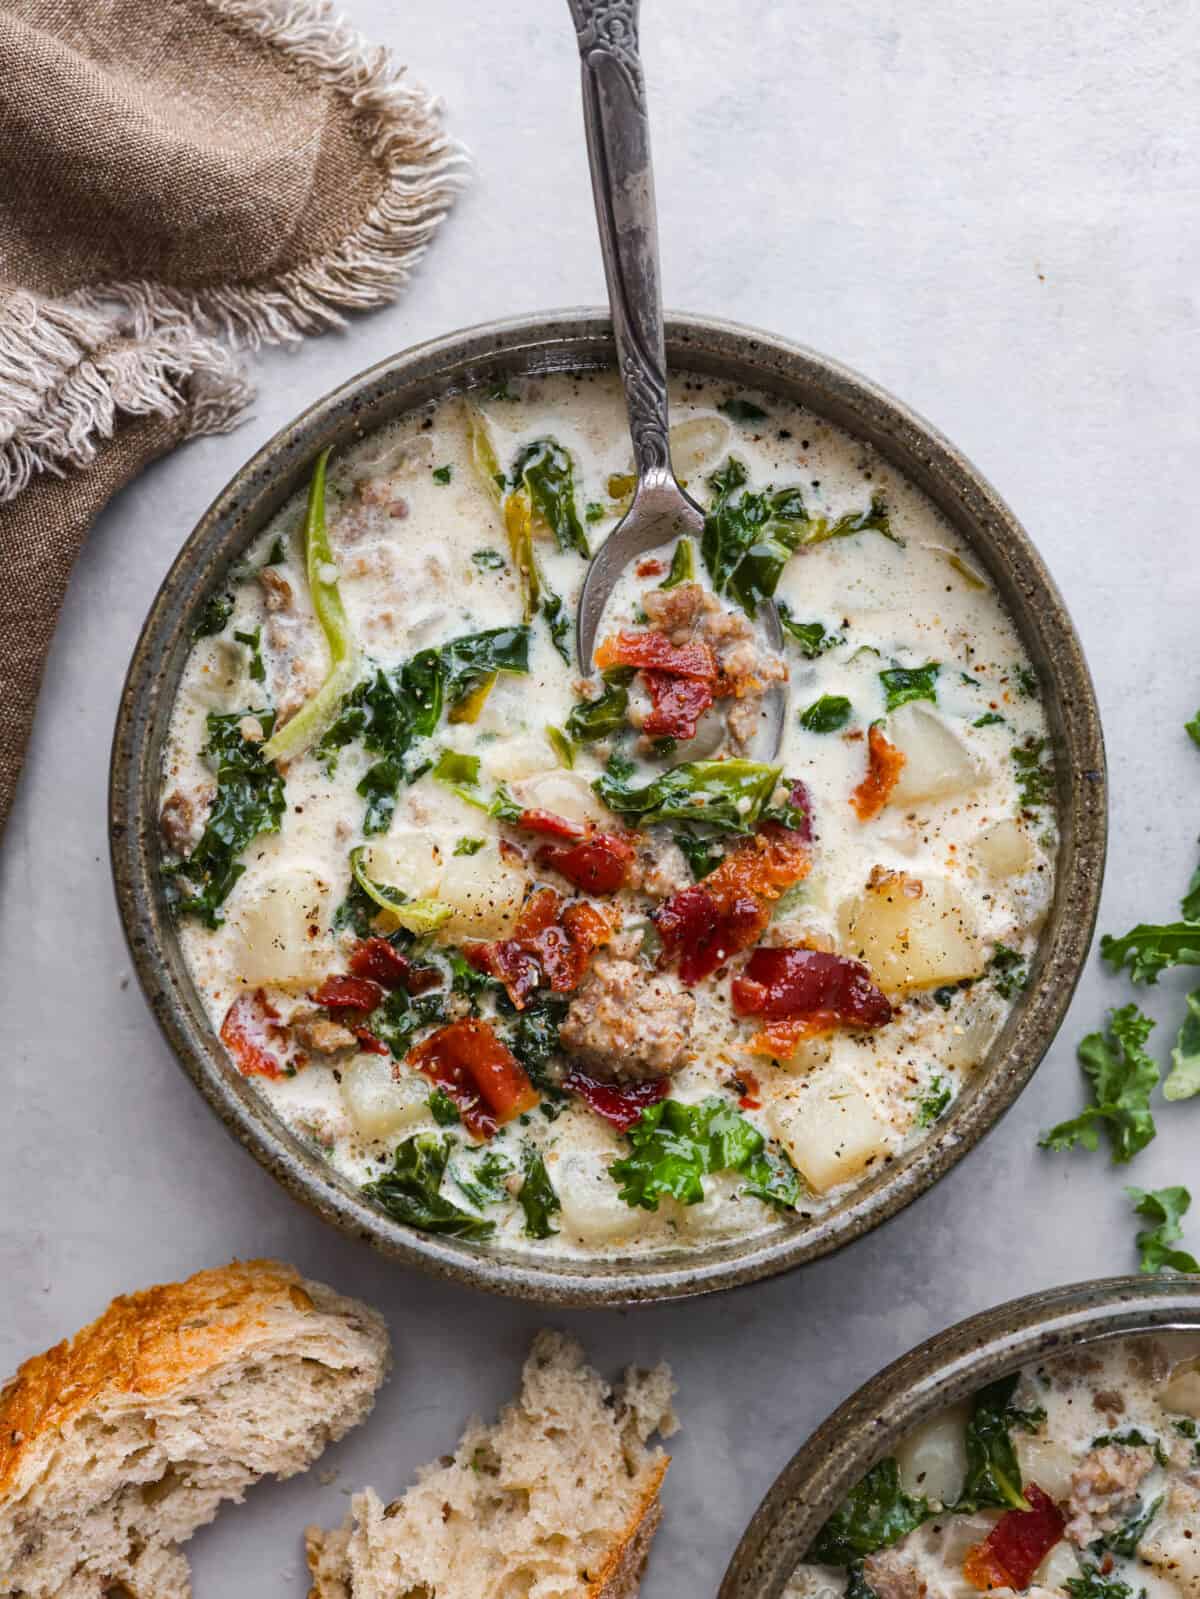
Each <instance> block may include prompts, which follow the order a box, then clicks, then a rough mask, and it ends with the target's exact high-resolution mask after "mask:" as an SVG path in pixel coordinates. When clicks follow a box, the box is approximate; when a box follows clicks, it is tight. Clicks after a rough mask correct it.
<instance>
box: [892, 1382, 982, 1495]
mask: <svg viewBox="0 0 1200 1599" xmlns="http://www.w3.org/2000/svg"><path fill="white" fill-rule="evenodd" d="M969 1411H970V1407H969V1406H968V1405H966V1404H962V1405H952V1406H951V1408H950V1409H949V1410H943V1411H940V1412H939V1413H938V1414H937V1415H936V1416H934V1417H932V1418H931V1420H929V1421H927V1422H926V1423H925V1424H924V1426H921V1427H918V1428H917V1429H916V1430H915V1431H914V1432H910V1433H908V1434H907V1435H906V1436H905V1437H904V1438H903V1439H902V1440H901V1441H900V1443H899V1445H898V1446H897V1448H896V1463H897V1465H898V1466H899V1467H900V1482H901V1484H902V1485H903V1487H904V1489H905V1490H906V1492H908V1493H911V1494H924V1495H925V1497H926V1498H927V1499H937V1500H940V1501H941V1503H942V1504H944V1505H949V1504H953V1503H954V1501H955V1500H956V1499H959V1498H961V1497H962V1490H963V1483H964V1482H965V1481H966V1477H967V1440H966V1432H965V1428H966V1425H967V1416H968V1414H969Z"/></svg>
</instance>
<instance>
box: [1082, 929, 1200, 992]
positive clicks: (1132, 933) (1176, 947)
mask: <svg viewBox="0 0 1200 1599" xmlns="http://www.w3.org/2000/svg"><path fill="white" fill-rule="evenodd" d="M1100 953H1101V955H1103V957H1104V959H1105V960H1106V961H1108V963H1109V965H1110V966H1111V967H1112V968H1113V970H1114V971H1118V972H1119V971H1121V970H1122V968H1124V967H1126V966H1127V967H1128V968H1129V976H1130V979H1131V980H1132V981H1133V982H1135V983H1156V982H1157V981H1158V974H1159V972H1161V971H1165V970H1166V968H1167V967H1168V966H1200V923H1197V922H1165V923H1158V924H1155V923H1150V922H1139V923H1138V925H1137V926H1136V927H1131V928H1130V930H1129V931H1128V932H1127V933H1126V934H1125V935H1124V937H1123V938H1114V937H1113V936H1112V934H1111V933H1105V935H1104V937H1103V938H1102V939H1101V940H1100Z"/></svg>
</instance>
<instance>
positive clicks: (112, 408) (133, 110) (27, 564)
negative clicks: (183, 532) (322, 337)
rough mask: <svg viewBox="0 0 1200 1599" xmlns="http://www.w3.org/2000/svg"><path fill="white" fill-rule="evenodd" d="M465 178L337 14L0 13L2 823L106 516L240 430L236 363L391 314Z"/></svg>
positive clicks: (65, 8) (387, 67)
mask: <svg viewBox="0 0 1200 1599" xmlns="http://www.w3.org/2000/svg"><path fill="white" fill-rule="evenodd" d="M462 166H463V156H462V152H461V151H460V150H459V148H458V147H457V146H456V145H454V144H453V143H452V142H451V141H450V140H449V139H447V138H446V136H445V135H444V133H443V132H442V130H441V126H440V123H439V121H438V115H437V107H436V105H435V103H434V102H433V101H432V100H431V99H430V97H429V96H428V95H427V94H425V93H424V92H423V91H422V90H419V89H416V88H413V87H411V86H409V85H408V84H407V83H405V82H404V81H403V80H402V78H401V75H400V71H399V70H398V69H397V68H395V67H394V66H393V65H392V63H391V60H390V58H389V56H388V55H387V53H386V52H385V51H383V50H380V49H376V48H374V47H372V46H370V45H368V44H367V43H366V42H365V41H364V40H363V39H362V38H360V37H359V36H358V35H357V34H356V33H354V32H353V30H351V29H350V28H349V27H348V26H347V25H346V24H345V23H344V22H343V21H341V20H340V19H339V18H338V17H337V16H335V15H334V13H333V12H332V10H331V8H330V6H329V4H328V0H0V707H2V710H0V828H2V827H3V825H4V821H5V819H6V817H7V815H8V811H9V808H10V806H11V803H12V797H13V791H14V788H15V784H16V780H17V775H18V772H19V770H20V766H21V761H22V758H23V755H24V751H25V745H26V741H27V739H28V735H29V727H30V723H31V721H32V717H33V707H34V703H35V700H36V697H37V691H38V685H39V683H40V681H41V675H42V667H43V665H44V662H45V657H46V651H47V649H48V647H49V643H50V638H51V635H52V633H53V630H54V624H55V620H56V618H57V615H58V610H59V607H60V605H61V602H62V597H63V593H64V591H65V588H66V584H67V579H68V577H69V575H70V571H71V567H72V564H73V562H74V560H75V557H76V555H77V553H78V551H79V547H80V545H81V543H82V540H83V537H84V534H85V533H86V531H87V528H88V525H89V524H90V522H91V521H92V519H93V517H94V516H95V515H96V513H97V511H98V510H99V509H100V507H101V506H102V505H103V504H104V502H105V501H106V500H107V499H108V498H109V497H110V496H111V495H112V494H113V493H114V492H115V491H116V490H117V489H118V488H120V487H121V485H122V484H123V483H125V482H127V481H128V480H129V479H130V478H131V477H133V476H134V475H135V474H136V473H137V472H138V471H139V470H140V469H141V468H142V467H143V466H144V465H145V464H146V463H147V462H148V461H150V460H152V459H153V458H154V457H155V456H158V455H161V454H162V453H163V452H164V451H166V450H169V449H171V448H172V447H173V446H174V445H175V444H177V443H179V442H180V441H181V440H183V439H186V438H189V437H193V436H195V435H197V434H201V433H215V432H224V431H227V430H228V429H229V428H231V427H232V426H234V425H235V424H236V422H237V421H238V419H239V417H240V416H241V415H242V413H243V411H244V409H245V407H246V404H247V402H248V400H249V399H250V397H251V390H250V388H249V386H248V385H247V383H246V381H245V379H244V378H243V376H242V375H241V372H240V370H239V366H238V363H237V359H236V357H235V355H234V354H233V351H234V350H235V349H236V348H237V347H238V346H247V345H249V346H253V345H256V344H258V343H260V342H261V341H264V340H271V341H275V340H281V339H295V338H298V337H299V336H300V335H301V334H304V333H309V332H317V331H320V330H321V329H322V328H325V327H328V326H330V325H331V324H335V323H338V322H341V321H342V320H343V318H342V316H341V309H347V310H364V309H367V308H369V307H371V306H375V305H379V304H381V303H382V302H384V301H385V300H387V299H389V298H391V297H392V296H393V295H394V294H395V293H396V291H397V290H398V289H399V288H400V286H401V285H402V284H403V283H404V281H405V279H406V277H407V275H408V272H409V269H410V268H411V266H412V264H413V262H414V261H415V260H416V258H417V257H418V256H419V255H420V254H421V253H422V251H423V250H424V248H425V246H426V244H427V243H428V241H429V240H430V238H431V237H432V236H433V234H434V233H435V231H436V230H437V227H438V225H439V224H440V222H441V221H442V219H443V217H444V216H445V214H446V211H447V209H448V207H449V205H450V204H451V202H452V200H453V197H454V194H455V192H456V190H457V188H458V185H459V182H460V175H461V171H462ZM339 308H340V309H339ZM216 487H217V485H215V484H214V488H216Z"/></svg>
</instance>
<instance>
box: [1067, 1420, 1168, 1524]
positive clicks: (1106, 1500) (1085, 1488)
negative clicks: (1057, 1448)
mask: <svg viewBox="0 0 1200 1599" xmlns="http://www.w3.org/2000/svg"><path fill="white" fill-rule="evenodd" d="M1153 1465H1154V1455H1153V1453H1152V1452H1151V1451H1150V1450H1149V1449H1140V1448H1138V1449H1132V1448H1129V1447H1127V1446H1125V1445H1122V1444H1102V1445H1101V1446H1100V1448H1099V1449H1092V1450H1090V1451H1089V1452H1088V1453H1087V1454H1086V1455H1085V1456H1084V1458H1083V1460H1082V1462H1081V1463H1080V1464H1079V1466H1078V1467H1077V1468H1076V1469H1075V1471H1074V1472H1073V1474H1072V1476H1071V1498H1070V1500H1069V1501H1068V1505H1067V1509H1068V1512H1069V1515H1070V1519H1069V1520H1068V1522H1067V1529H1066V1531H1067V1537H1068V1538H1070V1539H1071V1541H1072V1542H1073V1543H1074V1544H1076V1545H1077V1547H1078V1548H1080V1549H1086V1548H1087V1546H1088V1544H1091V1543H1095V1541H1096V1539H1097V1538H1100V1537H1102V1536H1103V1534H1105V1533H1106V1532H1115V1531H1116V1529H1117V1528H1118V1527H1120V1526H1121V1525H1122V1524H1123V1523H1124V1522H1125V1521H1127V1520H1128V1519H1129V1516H1130V1514H1131V1512H1132V1511H1134V1510H1135V1509H1136V1508H1137V1504H1138V1488H1139V1487H1140V1486H1141V1483H1142V1480H1143V1478H1145V1477H1146V1475H1147V1474H1148V1473H1149V1471H1150V1470H1151V1468H1152V1467H1153Z"/></svg>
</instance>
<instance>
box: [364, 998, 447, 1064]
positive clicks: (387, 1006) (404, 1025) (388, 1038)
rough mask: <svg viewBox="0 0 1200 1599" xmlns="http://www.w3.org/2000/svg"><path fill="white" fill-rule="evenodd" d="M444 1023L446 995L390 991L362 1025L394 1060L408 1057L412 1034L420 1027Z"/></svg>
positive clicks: (418, 1030)
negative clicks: (386, 1048) (385, 1046)
mask: <svg viewBox="0 0 1200 1599" xmlns="http://www.w3.org/2000/svg"><path fill="white" fill-rule="evenodd" d="M445 1020H446V993H445V990H444V989H440V988H439V989H434V991H433V992H432V993H430V994H417V995H415V996H414V995H410V994H406V993H405V991H404V990H403V989H402V988H394V989H393V990H392V992H391V993H390V994H389V995H388V997H387V998H386V999H385V1000H384V1002H383V1004H382V1005H380V1006H379V1007H378V1008H377V1009H376V1010H373V1011H372V1012H371V1014H370V1015H369V1016H368V1017H367V1022H366V1026H367V1029H368V1031H369V1032H372V1033H374V1034H375V1036H376V1038H379V1039H382V1041H383V1042H384V1043H385V1044H386V1045H387V1047H388V1048H389V1049H390V1050H391V1052H392V1054H393V1055H394V1056H395V1057H396V1059H397V1060H403V1059H404V1057H405V1056H406V1055H407V1054H408V1050H409V1046H410V1044H411V1043H412V1038H413V1034H414V1033H418V1032H420V1030H421V1029H422V1028H423V1027H432V1026H435V1025H440V1024H441V1023H442V1022H444V1021H445Z"/></svg>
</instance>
